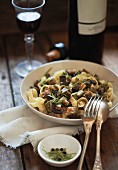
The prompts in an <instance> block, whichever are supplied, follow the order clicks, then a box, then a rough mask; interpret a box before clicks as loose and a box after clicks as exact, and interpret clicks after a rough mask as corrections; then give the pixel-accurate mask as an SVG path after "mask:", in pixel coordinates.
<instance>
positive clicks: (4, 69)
mask: <svg viewBox="0 0 118 170" xmlns="http://www.w3.org/2000/svg"><path fill="white" fill-rule="evenodd" d="M57 42H63V43H64V44H65V45H66V46H68V33H67V31H66V30H64V31H50V32H38V33H36V34H35V46H34V58H35V59H37V60H40V61H41V62H42V63H46V62H47V61H46V58H45V54H46V53H47V52H48V50H49V48H50V47H51V46H52V45H53V44H54V43H57ZM24 59H26V54H25V45H24V41H23V35H22V34H21V33H20V32H19V33H12V34H6V35H0V110H4V109H8V108H11V107H14V106H19V105H22V104H24V101H23V99H22V97H21V95H20V85H21V82H22V80H23V79H22V78H21V77H19V76H18V75H17V74H16V71H15V66H16V65H17V64H18V63H19V62H20V61H22V60H24ZM103 65H105V66H106V67H108V68H109V69H111V70H112V71H114V72H115V73H116V74H118V32H110V31H107V32H106V33H105V42H104V52H103ZM84 136H85V134H84V133H82V134H81V135H79V136H77V137H76V138H77V139H78V140H79V141H80V143H81V145H83V141H84ZM95 148H96V128H95V125H94V126H93V129H92V132H91V136H90V139H89V143H88V148H87V152H86V155H85V160H84V165H83V170H91V169H92V167H93V163H94V158H95ZM101 159H102V164H103V169H104V170H117V169H118V118H112V119H110V118H109V119H107V120H106V122H105V123H104V125H103V127H102V131H101ZM78 163H79V158H78V159H77V160H76V161H75V162H74V163H73V164H71V165H69V166H67V167H62V168H57V167H53V166H50V165H48V164H47V163H45V162H44V161H43V160H42V159H41V158H40V156H39V155H38V154H36V153H34V151H33V148H32V145H31V144H26V145H23V146H21V147H18V148H17V149H12V148H9V147H6V146H5V145H4V144H3V143H2V142H0V170H58V169H59V170H76V169H77V166H78Z"/></svg>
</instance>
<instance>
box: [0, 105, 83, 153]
mask: <svg viewBox="0 0 118 170" xmlns="http://www.w3.org/2000/svg"><path fill="white" fill-rule="evenodd" d="M83 131H84V129H83V125H80V126H64V125H61V124H58V123H54V122H51V121H48V120H44V119H43V118H41V117H39V116H37V115H36V114H35V113H33V112H32V111H31V110H30V109H29V108H28V107H27V106H26V105H24V106H17V107H13V108H10V109H6V110H4V111H1V112H0V141H1V142H3V143H4V144H5V145H6V146H9V147H11V148H16V147H18V146H21V145H24V144H27V143H31V144H32V146H33V148H34V150H36V149H37V145H38V143H39V141H40V140H41V139H43V138H44V137H46V136H49V135H52V134H57V133H61V134H68V135H74V134H79V133H80V132H83Z"/></svg>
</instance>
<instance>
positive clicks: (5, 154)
mask: <svg viewBox="0 0 118 170" xmlns="http://www.w3.org/2000/svg"><path fill="white" fill-rule="evenodd" d="M4 49H5V48H4V42H3V37H0V110H4V109H8V108H10V107H13V98H12V91H11V85H10V83H9V74H8V69H7V64H6V56H5V55H6V53H5V51H4ZM16 169H17V170H22V169H23V165H22V158H21V153H20V149H17V150H13V149H10V148H7V147H5V146H4V145H3V144H2V143H0V170H16Z"/></svg>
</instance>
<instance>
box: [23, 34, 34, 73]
mask: <svg viewBox="0 0 118 170" xmlns="http://www.w3.org/2000/svg"><path fill="white" fill-rule="evenodd" d="M24 41H25V48H26V54H27V58H28V64H27V70H28V71H31V70H32V60H33V48H34V34H25V35H24Z"/></svg>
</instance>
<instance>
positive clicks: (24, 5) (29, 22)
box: [12, 0, 45, 77]
mask: <svg viewBox="0 0 118 170" xmlns="http://www.w3.org/2000/svg"><path fill="white" fill-rule="evenodd" d="M44 4H45V0H12V5H13V6H14V8H15V12H16V21H17V25H18V27H19V29H20V31H21V32H23V33H24V41H25V47H26V54H27V60H25V61H23V62H20V63H19V64H18V65H17V66H16V73H17V74H18V75H19V76H21V77H25V76H26V75H27V74H28V73H29V72H30V71H32V70H34V69H36V68H37V67H39V66H40V65H41V64H42V63H41V62H39V61H36V60H33V45H34V33H35V32H36V31H37V30H38V28H39V26H40V22H41V18H42V7H43V6H44Z"/></svg>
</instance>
